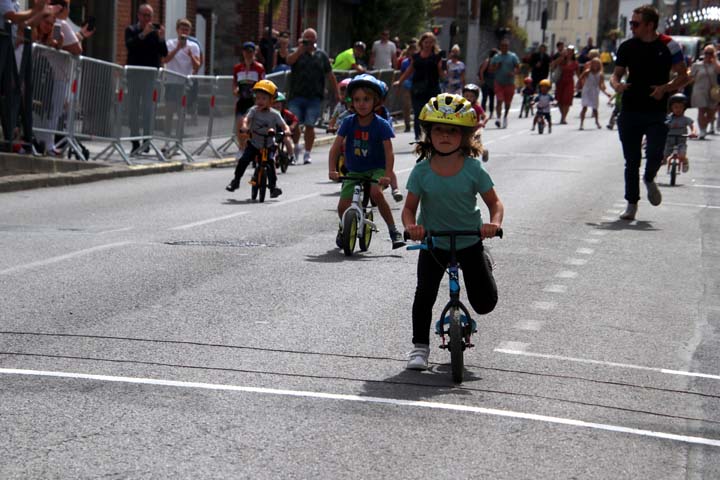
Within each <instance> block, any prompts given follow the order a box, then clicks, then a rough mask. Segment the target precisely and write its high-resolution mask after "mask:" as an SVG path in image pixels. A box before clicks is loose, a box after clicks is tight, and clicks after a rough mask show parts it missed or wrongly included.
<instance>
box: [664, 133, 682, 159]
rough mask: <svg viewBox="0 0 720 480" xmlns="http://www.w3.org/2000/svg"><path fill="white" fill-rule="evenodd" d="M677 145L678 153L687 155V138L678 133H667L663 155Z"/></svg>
mask: <svg viewBox="0 0 720 480" xmlns="http://www.w3.org/2000/svg"><path fill="white" fill-rule="evenodd" d="M674 147H677V151H678V155H682V156H685V155H687V139H686V138H685V137H681V136H679V135H668V137H667V140H666V141H665V154H664V155H665V156H666V157H667V156H668V155H670V154H671V153H673V148H674Z"/></svg>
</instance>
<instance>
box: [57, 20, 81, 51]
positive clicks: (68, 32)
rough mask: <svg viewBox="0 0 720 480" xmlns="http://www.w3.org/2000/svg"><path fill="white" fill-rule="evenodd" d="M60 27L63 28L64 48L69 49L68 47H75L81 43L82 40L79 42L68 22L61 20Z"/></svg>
mask: <svg viewBox="0 0 720 480" xmlns="http://www.w3.org/2000/svg"><path fill="white" fill-rule="evenodd" d="M60 25H61V26H62V34H63V47H67V46H68V45H75V44H76V43H80V40H78V38H77V35H75V31H74V30H73V29H72V27H71V26H70V24H68V22H66V21H65V20H61V22H60Z"/></svg>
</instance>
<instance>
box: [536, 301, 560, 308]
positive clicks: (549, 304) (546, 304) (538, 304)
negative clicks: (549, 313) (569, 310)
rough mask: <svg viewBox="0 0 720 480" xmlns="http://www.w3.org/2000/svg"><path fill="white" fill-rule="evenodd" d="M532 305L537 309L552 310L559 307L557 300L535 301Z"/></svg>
mask: <svg viewBox="0 0 720 480" xmlns="http://www.w3.org/2000/svg"><path fill="white" fill-rule="evenodd" d="M532 307H533V308H534V309H536V310H552V309H554V308H555V307H557V303H556V302H533V304H532Z"/></svg>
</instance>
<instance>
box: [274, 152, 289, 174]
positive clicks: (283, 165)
mask: <svg viewBox="0 0 720 480" xmlns="http://www.w3.org/2000/svg"><path fill="white" fill-rule="evenodd" d="M277 155H278V164H279V165H280V171H281V172H282V173H287V169H288V165H290V158H289V157H288V155H287V153H285V152H284V151H282V152H278V154H277Z"/></svg>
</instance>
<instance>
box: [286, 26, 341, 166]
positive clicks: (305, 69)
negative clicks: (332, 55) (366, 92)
mask: <svg viewBox="0 0 720 480" xmlns="http://www.w3.org/2000/svg"><path fill="white" fill-rule="evenodd" d="M316 41H317V32H316V31H315V30H313V29H312V28H308V29H307V30H305V31H304V32H303V35H302V40H301V42H300V45H298V48H297V49H296V50H295V51H294V52H293V53H291V54H290V55H289V56H288V58H287V63H288V65H290V66H291V68H292V70H291V71H290V101H289V103H288V107H289V108H290V111H292V112H293V113H294V114H295V115H296V116H297V117H298V120H300V123H301V124H303V125H304V126H305V135H304V137H305V152H304V153H303V163H311V161H312V160H311V158H310V154H311V151H312V147H313V143H314V142H315V123H316V122H317V120H318V118H320V114H321V112H320V106H321V103H322V100H323V97H324V96H325V81H326V80H327V82H328V84H329V85H328V90H329V91H330V99H331V101H332V102H337V101H338V100H339V99H340V96H339V95H338V88H337V79H336V78H335V74H334V73H333V71H332V67H331V66H330V59H329V58H328V56H327V54H326V53H325V52H323V51H322V50H319V49H318V48H317V45H316V43H315V42H316ZM298 155H299V152H295V157H296V158H297V157H298Z"/></svg>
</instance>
